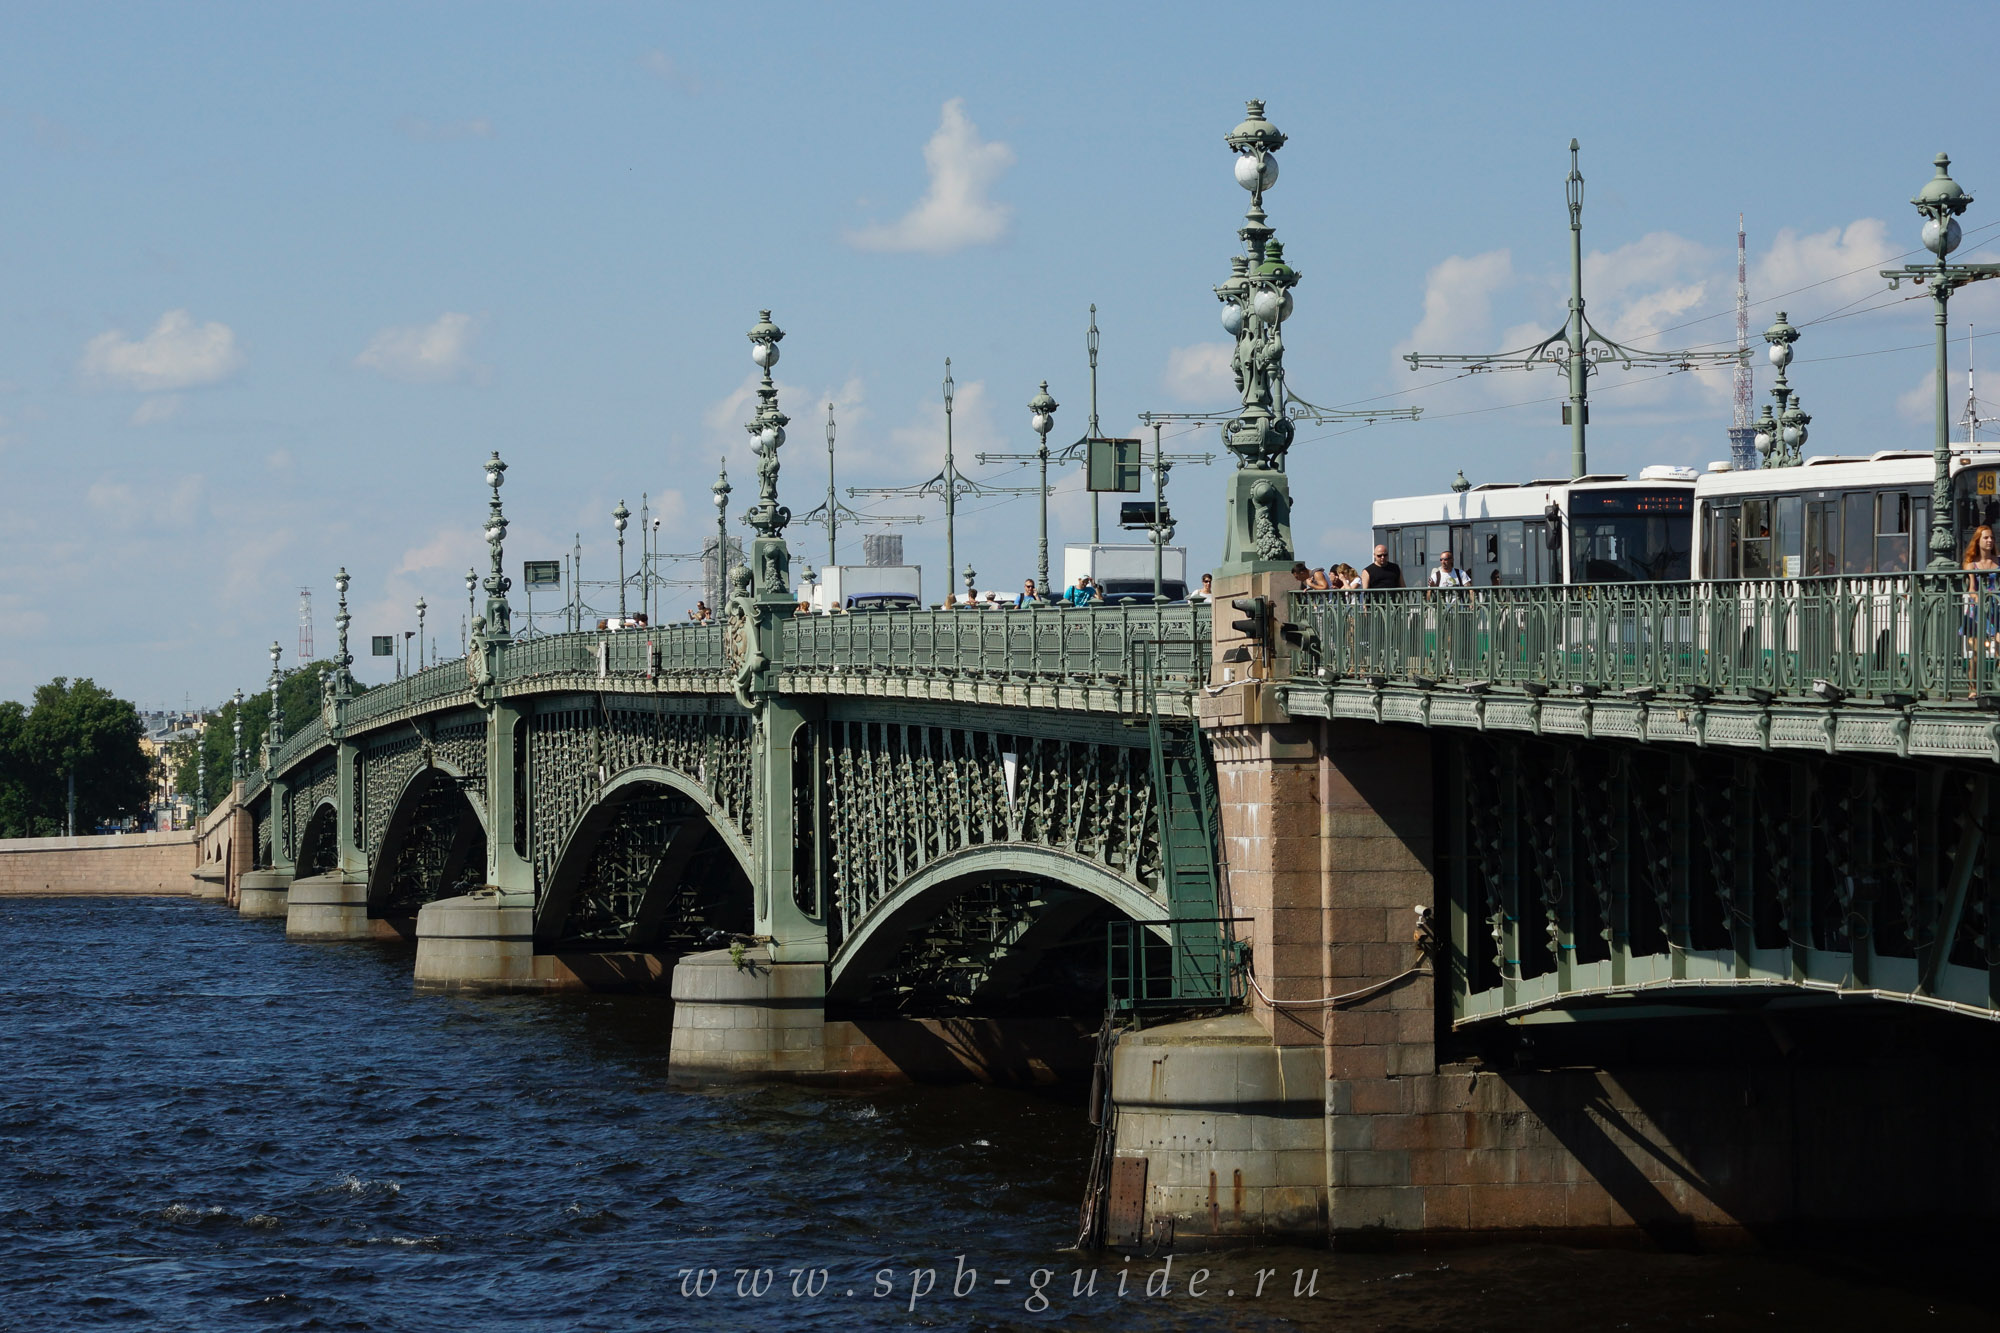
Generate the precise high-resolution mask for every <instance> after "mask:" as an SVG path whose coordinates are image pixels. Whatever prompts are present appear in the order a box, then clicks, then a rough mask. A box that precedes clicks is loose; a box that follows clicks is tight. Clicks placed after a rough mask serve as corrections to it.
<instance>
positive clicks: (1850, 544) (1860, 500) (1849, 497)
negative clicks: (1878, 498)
mask: <svg viewBox="0 0 2000 1333" xmlns="http://www.w3.org/2000/svg"><path fill="white" fill-rule="evenodd" d="M1840 504H1841V515H1840V572H1841V573H1843V574H1873V573H1874V572H1875V496H1874V495H1873V494H1872V493H1871V492H1868V491H1850V492H1848V493H1847V494H1846V495H1843V496H1841V497H1840Z"/></svg>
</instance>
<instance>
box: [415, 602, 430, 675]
mask: <svg viewBox="0 0 2000 1333" xmlns="http://www.w3.org/2000/svg"><path fill="white" fill-rule="evenodd" d="M428 610H430V608H429V607H428V606H427V605H425V603H424V599H423V598H421V597H419V598H417V670H419V671H422V670H423V669H424V613H425V612H426V611H428Z"/></svg>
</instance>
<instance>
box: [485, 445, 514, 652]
mask: <svg viewBox="0 0 2000 1333" xmlns="http://www.w3.org/2000/svg"><path fill="white" fill-rule="evenodd" d="M506 481H507V465H506V464H505V463H503V462H501V461H500V453H499V451H498V450H497V449H496V450H495V451H494V453H493V456H492V457H491V458H489V459H487V460H486V484H487V485H488V486H489V487H491V488H492V490H493V498H492V500H491V501H489V502H488V507H487V514H486V547H487V549H488V550H489V551H491V552H492V563H491V568H489V569H488V571H487V574H486V626H485V629H484V631H483V637H484V638H485V640H486V642H488V643H496V642H500V643H504V642H507V641H509V640H511V639H512V638H513V637H514V634H513V630H512V621H513V615H514V612H513V608H512V607H510V606H509V605H508V604H507V591H508V589H510V588H512V587H513V586H514V581H513V580H512V579H510V578H508V577H507V572H506V570H505V568H504V567H503V565H502V557H503V555H504V548H505V546H506V543H507V516H506V514H504V513H502V512H501V509H500V487H501V486H502V485H504V484H505V483H506Z"/></svg>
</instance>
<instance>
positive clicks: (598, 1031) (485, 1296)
mask: <svg viewBox="0 0 2000 1333" xmlns="http://www.w3.org/2000/svg"><path fill="white" fill-rule="evenodd" d="M0 945H4V946H5V960H6V967H5V970H4V972H0V1328H5V1329H35V1330H39V1331H41V1333H54V1331H59V1330H71V1329H100V1328H118V1327H126V1328H134V1329H145V1330H154V1329H202V1330H209V1329H228V1328H245V1329H365V1330H371V1331H373V1330H432V1329H436V1330H473V1329H477V1330H516V1329H591V1330H599V1329H602V1330H612V1329H618V1330H623V1329H635V1330H642V1329H643V1330H651V1329H678V1328H726V1329H743V1328H787V1329H791V1328H802V1329H820V1328H825V1329H850V1328H903V1327H943V1328H1007V1327H1015V1326H1034V1325H1038V1324H1046V1323H1054V1322H1057V1321H1061V1322H1063V1323H1065V1324H1066V1325H1069V1326H1073V1327H1081V1328H1143V1329H1176V1328H1212V1327H1229V1328H1242V1329H1263V1328H1308V1329H1339V1330H1366V1329H1411V1330H1418V1329H1426V1330H1427V1329H1436V1328H1446V1327H1450V1328H1456V1329H1466V1330H1471V1329H1536V1330H1549V1329H1599V1328H1602V1329H1617V1328H1635V1329H1674V1328H1691V1329H1704V1330H1728V1329H1752V1328H1754V1329H1786V1328H1813V1329H1845V1328H1856V1329H1860V1328H1867V1329H1870V1330H1880V1329H1884V1328H1888V1329H1901V1328H1908V1327H1913V1326H1917V1327H1925V1328H1961V1327H1963V1328H1991V1327H1994V1326H1995V1321H1994V1318H1993V1316H1992V1314H1991V1313H1990V1312H1988V1313H1984V1314H1982V1313H1980V1312H1978V1311H1975V1310H1974V1309H1972V1308H1971V1307H1970V1306H1968V1305H1966V1304H1963V1303H1962V1302H1963V1301H1964V1300H1965V1299H1966V1295H1967V1292H1968V1291H1970V1290H1976V1288H1974V1287H1972V1286H1971V1284H1970V1283H1969V1282H1968V1283H1961V1284H1959V1285H1958V1286H1957V1287H1947V1288H1944V1289H1943V1290H1944V1291H1945V1294H1944V1295H1942V1296H1941V1295H1939V1294H1938V1293H1939V1291H1940V1288H1939V1287H1938V1285H1937V1284H1938V1282H1939V1281H1940V1280H1942V1279H1941V1278H1940V1275H1941V1274H1946V1273H1950V1272H1957V1271H1962V1270H1958V1269H1954V1268H1952V1266H1951V1265H1949V1264H1942V1263H1939V1264H1933V1265H1930V1266H1929V1267H1927V1268H1913V1267H1909V1266H1907V1265H1906V1263H1905V1262H1904V1261H1901V1260H1888V1259H1881V1258H1877V1259H1874V1260H1871V1261H1867V1262H1863V1261H1859V1260H1856V1259H1854V1258H1852V1257H1848V1258H1839V1257H1835V1256H1787V1257H1782V1258H1773V1257H1753V1256H1724V1257H1713V1256H1707V1257H1702V1256H1680V1255H1656V1254H1635V1253H1620V1252H1585V1251H1575V1250H1568V1249H1562V1248H1558V1247H1554V1246H1520V1245H1510V1246H1495V1247H1487V1248H1482V1249H1472V1250H1449V1251H1439V1252H1434V1253H1403V1254H1394V1255H1365V1254H1364V1255H1350V1254H1340V1255H1334V1254H1330V1253H1325V1252H1318V1251H1281V1252H1273V1251H1264V1252H1243V1253H1238V1254H1229V1255H1220V1256H1213V1255H1211V1256H1207V1257H1195V1256H1190V1255H1179V1256H1175V1257H1174V1258H1173V1260H1172V1266H1171V1268H1170V1269H1167V1270H1165V1271H1164V1272H1163V1260H1161V1259H1141V1260H1134V1261H1132V1262H1131V1263H1129V1264H1127V1263H1125V1262H1124V1261H1121V1260H1116V1259H1106V1260H1102V1261H1099V1262H1098V1263H1096V1264H1094V1265H1093V1264H1091V1263H1090V1262H1088V1261H1081V1260H1079V1259H1078V1258H1077V1256H1075V1255H1073V1254H1070V1253H1067V1252H1065V1249H1064V1247H1065V1245H1066V1244H1067V1243H1068V1242H1069V1241H1070V1240H1071V1239H1072V1238H1073V1236H1074V1229H1075V1222H1074V1218H1075V1211H1076V1203H1077V1200H1078V1198H1079V1197H1080V1194H1081V1191H1082V1186H1083V1181H1082V1175H1081V1166H1082V1164H1083V1162H1084V1161H1085V1159H1086V1154H1087V1151H1088V1148H1089V1145H1090V1142H1091V1131H1090V1129H1089V1127H1088V1126H1087V1124H1086V1123H1085V1119H1084V1115H1083V1111H1082V1108H1081V1098H1080V1097H1078V1096H1076V1095H1074V1094H1070V1095H1054V1096H1052V1095H1046V1094H1037V1093H1033V1092H1025V1091H1013V1090H999V1089H989V1088H921V1089H894V1090H886V1091H871V1092H866V1093H839V1094H833V1093H826V1092H818V1091H808V1090H801V1089H797V1088H787V1087H775V1086H774V1087H741V1088H734V1089H730V1090H726V1091H717V1092H698V1093H690V1092H681V1091H674V1090H671V1089H669V1087H668V1086H667V1034H668V1011H667V1007H666V1005H665V1004H664V1002H662V1001H659V1000H656V999H647V998H644V997H555V998H542V997H534V998H442V997H436V996H417V995H414V994H413V993H412V991H411V988H410V962H411V957H410V953H409V952H408V951H407V950H398V949H390V948H383V947H381V946H375V945H304V944H291V943H287V942H286V941H285V939H284V937H283V929H282V925H281V924H280V923H276V922H270V921H244V920H241V919H239V918H238V917H237V916H236V915H235V914H233V913H231V912H228V911H226V910H225V909H223V908H221V907H219V906H217V905H214V904H209V903H197V902H191V901H184V900H175V899H151V900H129V899H128V900H113V899H12V900H0ZM960 1256H963V1258H962V1259H961V1258H960ZM1080 1265H1081V1273H1079V1266H1080ZM1204 1269H1205V1270H1208V1271H1207V1272H1206V1273H1205V1274H1204V1273H1203V1272H1202V1270H1204ZM973 1270H976V1272H975V1271H973ZM1093 1276H1094V1278H1095V1291H1094V1293H1093V1292H1092V1291H1091V1290H1090V1289H1089V1288H1088V1286H1087V1283H1088V1281H1089V1280H1090V1279H1091V1278H1092V1277H1093ZM1121 1284H1122V1287H1123V1293H1124V1294H1123V1295H1122V1296H1121V1295H1120V1294H1119V1292H1120V1287H1121ZM1079 1285H1085V1289H1084V1290H1083V1291H1082V1292H1081V1293H1079V1291H1078V1287H1079ZM1149 1287H1150V1288H1152V1289H1153V1290H1152V1293H1149V1291H1148V1288H1149ZM1038 1288H1039V1289H1038ZM1190 1288H1192V1292H1193V1293H1195V1294H1191V1291H1190ZM1260 1288H1261V1295H1260V1294H1258V1292H1259V1289H1260ZM955 1289H956V1290H957V1291H962V1292H963V1293H964V1294H963V1295H959V1294H955ZM1162 1290H1164V1292H1165V1294H1158V1293H1160V1292H1161V1291H1162ZM1044 1305H1045V1306H1046V1308H1044Z"/></svg>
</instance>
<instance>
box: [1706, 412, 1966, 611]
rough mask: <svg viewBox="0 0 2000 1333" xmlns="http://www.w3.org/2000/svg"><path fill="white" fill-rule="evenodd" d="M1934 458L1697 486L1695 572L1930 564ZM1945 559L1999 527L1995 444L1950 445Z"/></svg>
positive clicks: (1749, 573)
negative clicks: (1982, 531)
mask: <svg viewBox="0 0 2000 1333" xmlns="http://www.w3.org/2000/svg"><path fill="white" fill-rule="evenodd" d="M1933 467H1934V463H1933V461H1932V454H1931V452H1930V451H1929V450H1928V449H1925V450H1888V451H1885V452H1882V453H1877V454H1870V455H1868V456H1866V457H1858V456H1857V457H1847V456H1828V457H1818V458H1809V459H1807V460H1806V461H1805V463H1804V464H1803V465H1802V466H1800V467H1782V468H1759V469H1756V470H1755V471H1747V472H1733V471H1730V470H1728V469H1727V468H1721V469H1718V468H1716V467H1711V468H1710V469H1709V471H1707V472H1705V473H1703V474H1702V475H1701V477H1700V478H1699V479H1698V480H1697V481H1696V482H1695V488H1694V490H1695V562H1694V567H1695V570H1696V575H1697V577H1699V578H1704V579H1772V578H1777V579H1788V578H1810V577H1813V576H1816V575H1824V574H1898V573H1902V572H1905V571H1907V570H1911V569H1922V568H1923V567H1924V566H1925V565H1926V564H1927V563H1928V562H1929V560H1930V528H1931V477H1932V474H1933ZM1951 475H1952V482H1951V488H1952V515H1951V519H1952V563H1953V564H1954V565H1955V564H1957V563H1958V558H1959V553H1960V552H1961V551H1962V550H1963V549H1964V547H1965V543H1966V540H1967V536H1968V534H1969V533H1970V532H1971V531H1972V530H1973V529H1974V528H1976V527H1978V526H1979V525H1980V524H1982V523H1984V524H2000V444H1991V443H1985V442H1982V443H1979V444H1963V443H1960V444H1954V445H1953V446H1952V456H1951Z"/></svg>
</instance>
